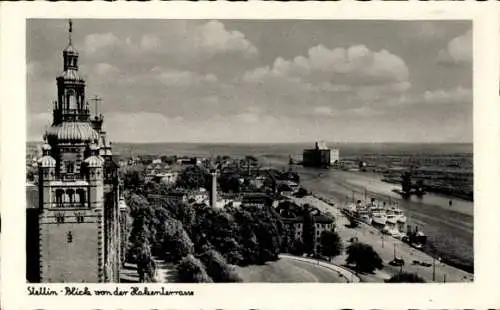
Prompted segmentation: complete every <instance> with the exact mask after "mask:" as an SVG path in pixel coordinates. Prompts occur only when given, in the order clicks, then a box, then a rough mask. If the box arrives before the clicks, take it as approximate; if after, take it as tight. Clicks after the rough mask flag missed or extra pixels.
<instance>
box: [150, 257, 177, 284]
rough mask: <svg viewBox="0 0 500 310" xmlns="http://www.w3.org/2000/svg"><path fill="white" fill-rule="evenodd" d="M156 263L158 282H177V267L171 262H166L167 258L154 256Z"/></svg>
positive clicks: (156, 278)
mask: <svg viewBox="0 0 500 310" xmlns="http://www.w3.org/2000/svg"><path fill="white" fill-rule="evenodd" d="M153 260H154V262H155V265H156V272H155V280H156V282H158V283H168V282H175V277H176V273H175V268H174V265H173V264H171V263H167V262H165V260H163V259H161V258H158V257H153Z"/></svg>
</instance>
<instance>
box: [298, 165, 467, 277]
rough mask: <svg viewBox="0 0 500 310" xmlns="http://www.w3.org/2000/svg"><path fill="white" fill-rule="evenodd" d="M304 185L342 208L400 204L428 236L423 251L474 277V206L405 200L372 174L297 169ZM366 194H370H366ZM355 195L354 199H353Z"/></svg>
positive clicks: (430, 197)
mask: <svg viewBox="0 0 500 310" xmlns="http://www.w3.org/2000/svg"><path fill="white" fill-rule="evenodd" d="M297 172H299V174H300V176H301V184H302V185H303V186H304V187H305V188H307V189H308V190H310V191H312V192H314V193H315V194H316V195H317V196H321V197H325V198H327V199H329V200H334V201H335V202H336V204H337V205H339V206H342V205H345V204H347V203H349V202H351V201H352V199H353V198H354V199H356V200H357V199H369V198H372V197H373V198H376V199H378V200H382V201H393V202H398V204H399V207H400V208H401V209H402V210H403V211H404V213H405V215H406V216H407V218H408V223H409V224H411V225H413V226H415V225H416V226H418V227H419V229H421V230H423V231H424V232H425V233H426V234H427V236H428V244H427V245H426V247H425V248H424V249H423V251H425V252H426V253H429V254H430V255H432V256H434V257H440V258H441V259H442V261H444V262H446V263H447V264H449V265H452V266H455V267H457V268H460V269H462V270H465V271H468V272H470V273H472V272H473V270H474V267H473V266H474V253H473V249H474V247H473V230H474V229H473V228H474V227H473V225H474V224H473V213H474V208H473V204H472V203H470V202H467V201H464V200H460V199H453V205H452V206H450V205H449V204H448V201H449V198H448V197H445V196H439V195H432V194H429V195H428V196H427V197H424V198H423V199H416V198H412V199H410V200H403V199H401V198H400V196H399V195H398V194H396V193H393V192H392V189H393V188H394V186H393V185H391V184H387V183H385V182H382V181H381V180H379V179H378V178H377V176H374V175H372V174H370V173H368V174H365V173H350V172H345V171H338V170H321V169H303V168H302V169H297ZM365 190H366V191H365ZM353 192H354V195H353Z"/></svg>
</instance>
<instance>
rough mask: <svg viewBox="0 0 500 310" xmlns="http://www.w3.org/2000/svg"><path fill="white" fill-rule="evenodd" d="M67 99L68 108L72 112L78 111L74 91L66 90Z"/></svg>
mask: <svg viewBox="0 0 500 310" xmlns="http://www.w3.org/2000/svg"><path fill="white" fill-rule="evenodd" d="M67 98H68V102H69V108H70V109H72V110H77V109H78V104H77V102H76V95H75V91H74V90H72V89H70V90H68V92H67Z"/></svg>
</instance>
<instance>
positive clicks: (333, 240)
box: [320, 231, 343, 261]
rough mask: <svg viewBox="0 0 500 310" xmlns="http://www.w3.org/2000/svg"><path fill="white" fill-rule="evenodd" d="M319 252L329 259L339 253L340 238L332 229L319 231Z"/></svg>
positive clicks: (340, 251) (341, 247) (340, 248)
mask: <svg viewBox="0 0 500 310" xmlns="http://www.w3.org/2000/svg"><path fill="white" fill-rule="evenodd" d="M320 240H321V254H323V255H324V256H328V257H329V259H330V261H331V260H332V258H333V257H335V256H337V255H340V254H341V253H342V250H343V246H342V240H341V239H340V236H339V235H338V234H337V233H336V232H334V231H323V232H322V233H321V239H320Z"/></svg>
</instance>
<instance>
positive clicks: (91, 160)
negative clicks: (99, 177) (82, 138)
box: [85, 143, 104, 168]
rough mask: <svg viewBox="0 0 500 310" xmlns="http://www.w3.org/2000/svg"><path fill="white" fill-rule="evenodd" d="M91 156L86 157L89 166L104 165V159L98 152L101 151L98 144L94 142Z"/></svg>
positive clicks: (91, 146)
mask: <svg viewBox="0 0 500 310" xmlns="http://www.w3.org/2000/svg"><path fill="white" fill-rule="evenodd" d="M89 148H90V156H89V157H87V158H86V159H85V164H86V165H87V167H89V168H98V167H102V166H103V164H104V159H103V158H102V157H101V156H99V155H98V154H97V153H98V152H99V150H98V148H97V145H95V144H94V143H92V144H90V147H89Z"/></svg>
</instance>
